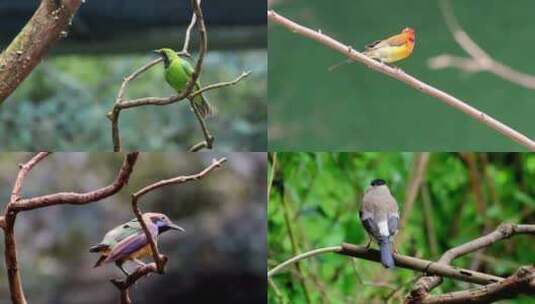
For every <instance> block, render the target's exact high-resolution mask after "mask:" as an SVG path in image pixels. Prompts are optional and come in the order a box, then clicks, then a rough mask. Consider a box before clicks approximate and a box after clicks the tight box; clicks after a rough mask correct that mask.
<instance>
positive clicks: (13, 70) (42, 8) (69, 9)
mask: <svg viewBox="0 0 535 304" xmlns="http://www.w3.org/2000/svg"><path fill="white" fill-rule="evenodd" d="M40 2H41V3H40V4H39V7H38V8H37V10H36V11H35V13H34V14H33V16H32V18H31V19H30V20H29V21H28V22H27V23H26V25H25V26H24V28H23V29H22V30H21V31H20V32H19V34H18V35H17V37H15V39H13V41H12V42H11V43H10V44H9V46H8V47H7V48H6V49H5V50H4V51H3V52H2V53H1V54H0V104H1V103H2V102H3V101H4V100H5V99H6V98H7V97H8V96H9V95H11V93H13V91H14V90H15V89H16V88H17V87H18V86H19V85H20V83H21V82H22V81H23V80H24V79H25V78H26V77H27V76H28V75H29V74H30V73H31V72H32V71H33V69H34V68H35V67H36V66H37V65H38V64H39V63H40V62H41V61H42V60H43V58H44V57H45V56H46V54H47V53H48V51H49V50H50V49H51V48H52V46H53V45H54V43H56V41H58V40H59V39H61V37H62V36H63V35H62V33H63V32H65V30H66V29H67V27H68V26H69V22H70V21H71V20H72V18H73V17H74V15H75V13H76V11H77V10H78V7H79V6H80V4H81V2H82V1H81V0H62V1H61V2H60V5H59V6H57V5H56V1H51V0H43V1H40Z"/></svg>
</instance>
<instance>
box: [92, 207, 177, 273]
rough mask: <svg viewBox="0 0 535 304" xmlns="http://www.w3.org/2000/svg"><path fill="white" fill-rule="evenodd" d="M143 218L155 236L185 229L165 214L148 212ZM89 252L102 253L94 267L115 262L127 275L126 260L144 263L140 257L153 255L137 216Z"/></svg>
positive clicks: (114, 230) (111, 232)
mask: <svg viewBox="0 0 535 304" xmlns="http://www.w3.org/2000/svg"><path fill="white" fill-rule="evenodd" d="M143 218H145V222H146V223H147V228H148V230H149V232H150V234H151V235H152V236H153V237H154V238H157V237H158V235H159V234H161V233H163V232H166V231H168V230H171V229H173V230H179V231H184V229H183V228H182V227H180V226H178V225H175V224H173V222H171V220H170V219H169V218H168V217H167V216H166V215H165V214H161V213H153V212H147V213H144V214H143ZM89 252H98V253H100V254H101V257H100V258H99V259H98V261H97V262H96V264H95V266H94V267H98V266H100V265H102V264H107V263H111V262H115V265H117V267H119V269H121V271H123V272H124V273H125V274H126V275H128V272H126V271H125V270H124V268H123V263H124V262H126V261H133V262H136V263H138V264H140V265H142V264H143V262H141V261H140V260H139V259H140V258H143V257H147V256H150V255H152V250H151V248H150V243H149V241H148V240H147V238H146V235H145V232H144V231H143V229H142V228H141V224H140V223H139V221H138V220H137V218H135V219H132V220H130V221H129V222H127V223H125V224H122V225H119V226H117V227H115V228H113V229H112V230H110V231H108V233H106V235H104V238H103V239H102V241H101V242H100V243H99V244H97V245H95V246H92V247H91V248H90V249H89Z"/></svg>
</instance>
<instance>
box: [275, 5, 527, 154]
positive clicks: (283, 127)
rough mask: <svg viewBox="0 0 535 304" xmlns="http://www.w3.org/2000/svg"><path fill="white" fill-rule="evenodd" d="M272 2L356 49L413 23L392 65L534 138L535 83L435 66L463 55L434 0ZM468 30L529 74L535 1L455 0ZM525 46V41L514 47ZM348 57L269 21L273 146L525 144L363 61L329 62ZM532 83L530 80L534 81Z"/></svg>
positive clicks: (478, 147) (482, 147) (494, 147)
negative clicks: (409, 39) (412, 41)
mask: <svg viewBox="0 0 535 304" xmlns="http://www.w3.org/2000/svg"><path fill="white" fill-rule="evenodd" d="M269 3H270V7H271V8H272V9H274V10H276V11H277V12H278V13H280V14H282V15H283V16H286V17H288V18H290V19H292V20H294V21H296V22H298V23H300V24H302V25H305V26H308V27H310V28H312V29H320V30H321V31H322V32H323V33H325V34H327V35H330V36H332V37H333V38H335V39H337V40H339V41H341V42H342V43H346V44H349V45H352V46H353V47H354V48H355V49H357V50H362V48H363V47H364V46H365V45H366V44H367V43H370V42H372V41H375V40H378V39H383V38H386V37H388V36H391V35H394V34H397V33H399V32H400V31H401V30H402V29H403V28H404V27H407V26H410V27H413V28H414V29H415V30H416V46H415V49H414V52H413V54H412V56H411V57H410V58H408V59H406V60H405V61H401V62H398V63H395V65H396V66H399V67H400V68H401V69H403V70H404V71H406V72H407V73H409V74H411V75H413V76H415V77H416V78H418V79H420V80H422V81H424V82H426V83H428V84H430V85H432V86H435V87H436V88H438V89H441V90H443V91H445V92H447V93H449V94H451V95H453V96H455V97H457V98H460V99H462V100H464V101H466V102H467V103H469V104H470V105H472V106H475V107H477V108H479V109H480V110H482V111H484V112H486V113H487V114H489V115H491V116H494V117H495V118H497V119H498V120H501V121H503V122H504V123H506V124H508V125H510V126H511V127H513V128H516V129H517V130H518V131H520V132H522V133H524V134H525V135H527V136H528V137H531V138H534V137H535V124H533V113H535V90H533V89H527V88H525V87H522V86H519V85H517V84H515V83H511V82H508V81H505V80H503V79H502V78H499V77H497V76H496V75H493V74H491V73H488V72H480V73H468V72H465V71H461V70H459V69H454V68H447V69H439V70H433V69H431V68H430V66H429V62H428V61H429V60H430V59H431V58H434V57H436V56H438V55H443V54H444V53H448V54H453V55H456V56H460V57H467V54H466V53H465V52H464V51H463V50H462V49H461V48H460V47H459V45H458V44H457V43H456V42H455V40H454V38H453V37H452V35H451V33H450V32H449V30H448V28H447V26H446V24H445V22H444V19H443V18H442V14H441V11H440V9H439V1H427V0H409V1H395V2H392V1H389V0H378V1H322V0H270V1H269ZM451 5H452V8H453V13H454V14H455V16H456V17H457V19H458V20H459V23H460V24H461V26H462V27H463V28H464V30H465V31H466V32H467V33H468V35H469V36H470V37H471V38H472V39H473V40H474V41H475V42H476V43H477V44H478V45H479V46H480V47H482V48H483V49H484V50H485V51H486V52H487V53H489V54H490V56H492V57H493V58H494V59H495V60H497V61H499V62H502V63H504V64H505V65H507V66H509V67H511V68H513V69H515V70H517V71H520V72H524V73H527V74H530V73H531V75H532V79H533V76H535V61H533V60H531V56H532V51H531V47H530V46H532V45H534V42H533V39H532V38H531V37H533V23H532V14H531V12H532V11H533V10H534V9H535V2H533V1H529V0H519V1H516V2H515V5H510V3H507V2H505V1H499V0H488V1H481V0H480V1H451ZM515 45H522V46H523V47H514V46H515ZM344 59H345V58H344V57H343V56H342V55H341V54H339V53H336V52H334V51H333V50H331V49H328V48H326V47H325V46H323V45H320V44H319V43H317V42H314V41H311V40H309V39H306V38H304V37H301V36H298V35H295V34H292V33H290V32H289V31H288V30H287V29H286V28H283V27H282V26H279V25H275V24H270V26H269V99H270V101H269V102H270V107H269V137H270V143H269V145H270V149H271V150H274V151H280V150H283V151H288V150H292V151H309V150H314V151H332V150H336V151H351V150H364V151H378V150H381V151H392V150H394V151H429V150H433V151H470V150H473V151H517V150H522V147H521V146H519V145H517V144H515V143H514V142H512V141H510V140H508V139H506V138H505V137H503V136H501V135H499V134H498V133H496V132H495V131H493V130H492V129H489V128H487V127H486V126H483V125H482V124H480V123H478V122H476V121H475V120H474V119H472V118H470V117H468V116H466V115H465V114H463V113H461V112H459V111H456V110H453V109H452V108H450V107H448V106H446V105H444V104H443V103H442V102H440V101H438V100H436V99H434V98H432V97H430V96H427V95H424V94H421V93H419V92H418V91H416V90H414V89H412V88H410V87H408V86H407V85H405V84H403V83H401V82H400V81H398V80H395V79H391V78H389V77H387V76H385V75H383V74H380V73H377V72H375V71H372V70H370V69H368V68H366V67H365V66H363V65H362V64H359V63H356V64H352V65H346V66H344V67H341V68H339V69H337V70H335V71H334V72H328V71H327V68H328V67H329V66H330V65H332V64H334V63H337V62H339V61H342V60H344ZM534 81H535V80H532V82H534Z"/></svg>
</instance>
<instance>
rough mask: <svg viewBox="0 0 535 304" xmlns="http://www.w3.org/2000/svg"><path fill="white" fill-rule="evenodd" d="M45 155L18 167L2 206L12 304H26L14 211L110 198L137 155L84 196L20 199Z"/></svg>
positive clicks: (129, 157)
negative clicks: (105, 183) (27, 179)
mask: <svg viewBox="0 0 535 304" xmlns="http://www.w3.org/2000/svg"><path fill="white" fill-rule="evenodd" d="M48 155H49V153H48V152H41V153H38V154H36V155H35V156H34V157H32V158H31V159H30V160H29V161H28V162H26V163H24V164H21V165H19V167H20V170H19V173H18V175H17V178H16V180H15V183H14V186H13V190H12V195H11V199H10V201H9V203H8V204H7V206H6V209H5V213H4V216H3V217H2V220H3V225H2V226H3V229H4V234H5V237H4V242H5V263H6V268H7V274H8V281H9V291H10V295H11V301H12V302H13V303H15V304H26V303H27V301H26V298H25V296H24V291H23V289H22V282H21V279H20V272H19V267H18V261H17V249H16V241H15V231H14V227H15V220H16V217H17V214H18V212H20V211H26V210H31V209H37V208H42V207H46V206H51V205H58V204H77V205H78V204H87V203H90V202H94V201H97V200H100V199H102V198H105V197H107V196H109V195H112V194H114V193H116V192H117V191H119V190H120V189H121V188H122V187H123V186H124V185H125V184H126V183H127V182H128V179H129V176H130V174H131V173H132V168H133V166H134V164H135V162H136V159H137V155H138V154H137V153H131V154H128V155H127V156H126V158H125V160H124V162H123V165H122V167H121V169H120V170H119V173H118V175H117V177H116V179H115V181H114V182H113V183H112V184H111V185H109V186H107V187H104V188H101V189H99V190H95V191H91V192H87V193H57V194H51V195H44V196H39V197H35V198H29V199H21V196H20V191H21V189H22V185H23V182H24V178H25V177H26V176H27V175H28V173H29V172H30V171H31V169H32V168H33V167H34V166H35V165H37V164H38V163H39V162H40V161H41V160H43V159H44V158H45V157H46V156H48Z"/></svg>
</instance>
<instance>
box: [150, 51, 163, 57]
mask: <svg viewBox="0 0 535 304" xmlns="http://www.w3.org/2000/svg"><path fill="white" fill-rule="evenodd" d="M152 52H153V53H155V54H158V55H160V56H161V55H162V51H160V50H154V51H152Z"/></svg>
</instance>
